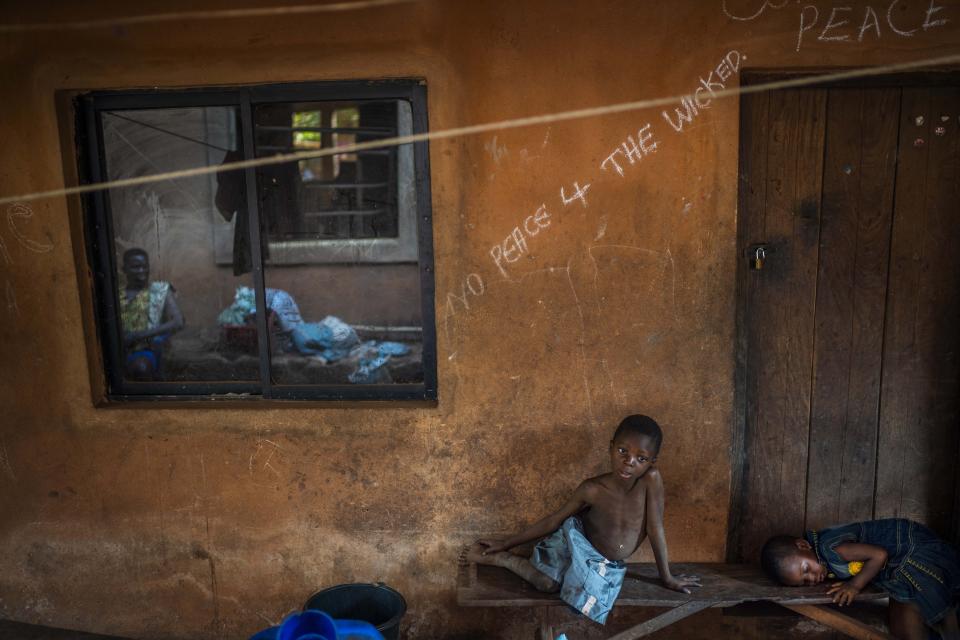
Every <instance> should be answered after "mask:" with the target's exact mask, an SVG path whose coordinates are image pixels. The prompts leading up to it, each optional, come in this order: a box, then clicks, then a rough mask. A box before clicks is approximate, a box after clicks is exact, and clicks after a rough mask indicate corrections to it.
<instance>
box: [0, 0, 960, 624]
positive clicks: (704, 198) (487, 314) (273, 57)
mask: <svg viewBox="0 0 960 640" xmlns="http://www.w3.org/2000/svg"><path fill="white" fill-rule="evenodd" d="M780 4H782V3H764V2H762V0H727V2H726V3H723V2H721V1H720V0H715V1H714V0H711V1H708V2H705V1H701V0H677V1H676V2H672V3H669V4H667V5H660V4H657V3H638V2H626V1H624V2H608V3H596V2H586V1H583V2H580V1H564V2H556V1H553V0H550V1H547V0H543V1H530V2H524V3H513V2H499V1H497V2H488V3H469V4H468V3H458V2H452V1H450V0H423V1H420V2H411V3H407V4H399V5H396V6H391V7H384V8H380V9H376V10H363V11H357V12H347V13H323V14H319V13H318V14H309V15H300V16H292V17H270V18H259V19H216V20H197V21H188V22H185V23H160V24H152V25H151V24H145V25H130V26H126V27H117V28H99V29H89V30H75V31H64V32H55V33H48V32H37V33H30V34H19V35H5V36H4V37H3V39H2V41H0V59H2V65H3V77H4V84H3V91H4V96H5V98H6V99H5V100H3V101H2V102H0V130H2V139H3V140H4V147H3V152H2V154H0V192H2V195H10V194H17V193H25V192H31V191H36V190H42V189H51V188H57V187H59V186H62V185H63V184H64V183H65V182H67V183H72V181H73V180H74V179H75V178H74V177H73V175H72V174H73V173H74V172H75V169H73V168H72V167H74V166H75V157H74V155H73V154H74V149H73V147H72V144H73V142H72V132H71V131H70V130H69V125H68V124H64V123H63V122H62V121H58V114H57V110H56V102H55V95H56V92H57V91H60V90H91V89H98V88H129V87H152V86H158V87H167V86H169V87H177V86H200V85H216V84H242V83H262V82H282V81H302V80H324V79H352V78H386V77H422V78H424V79H425V81H426V84H427V88H428V95H429V110H430V113H429V120H430V126H431V128H432V129H434V130H441V129H447V128H451V127H457V126H462V125H468V124H475V123H483V122H490V121H497V120H503V119H508V118H514V117H521V116H529V115H536V114H545V113H551V112H556V111H560V110H569V109H577V108H587V107H595V106H600V105H605V104H611V103H619V102H627V101H634V100H639V99H644V98H653V97H661V96H670V95H681V94H692V95H693V96H694V99H695V100H698V101H699V108H698V109H697V110H696V113H695V114H694V113H693V109H691V108H690V107H689V106H688V105H681V104H680V103H679V102H678V103H677V104H676V105H674V106H669V107H666V109H665V110H666V115H664V114H663V113H662V111H663V110H664V108H663V107H658V108H650V109H645V110H640V111H632V112H627V113H620V114H615V115H604V116H598V117H591V118H587V119H581V120H575V121H568V122H563V123H559V122H558V123H552V124H544V125H540V126H531V127H525V128H520V129H512V130H503V131H499V132H496V133H490V134H486V135H478V136H470V137H461V138H453V139H449V140H440V141H436V142H434V143H432V144H431V147H430V160H431V167H432V176H431V180H432V194H433V212H434V236H435V251H436V270H435V271H436V278H437V281H436V284H437V296H436V309H437V317H438V327H437V329H438V331H437V333H438V341H439V344H438V347H439V349H438V350H439V361H440V364H439V393H440V401H439V402H438V403H437V405H436V406H435V407H416V406H397V405H384V406H382V407H378V408H362V407H349V406H330V405H316V406H305V405H299V406H296V407H292V408H291V407H285V406H282V405H279V404H275V403H273V404H268V403H264V404H261V405H251V406H244V407H222V408H221V407H216V406H212V407H211V406H206V405H204V406H184V405H180V406H176V407H164V406H161V407H159V408H158V407H156V406H155V405H150V406H145V405H133V406H125V407H122V408H117V407H111V408H95V407H94V403H93V401H92V398H93V397H94V395H96V393H97V392H98V389H99V383H97V382H96V376H95V375H94V376H93V378H92V377H91V373H90V367H89V366H88V364H89V362H91V361H93V362H94V363H96V354H95V353H91V351H90V350H91V349H92V348H94V347H95V343H94V342H93V341H92V340H91V339H90V336H91V335H92V333H93V332H92V325H91V322H92V311H91V306H90V292H89V289H90V286H89V280H88V273H87V272H86V270H85V267H84V266H83V265H85V260H86V258H85V253H84V252H85V249H84V245H83V240H82V236H81V235H80V229H81V224H80V222H79V220H78V216H79V215H80V211H79V209H78V207H77V206H76V201H68V200H66V199H64V198H53V199H48V200H41V201H36V202H32V203H30V204H29V208H28V209H16V210H11V209H6V210H5V211H4V218H7V217H8V213H9V212H10V211H14V212H15V214H16V215H12V216H11V217H10V218H9V221H8V220H4V222H3V224H2V225H0V240H2V245H0V248H2V251H0V290H2V297H0V317H2V322H0V363H2V364H0V372H2V385H0V401H2V406H3V408H4V411H3V412H4V416H3V419H2V420H0V424H2V426H0V513H2V514H3V518H2V520H0V615H2V616H6V617H9V618H13V619H17V620H22V621H29V622H42V623H46V624H51V625H56V626H63V627H70V628H78V629H86V630H92V631H99V632H105V633H111V634H126V635H130V636H135V637H144V638H167V637H175V638H198V637H223V638H236V637H244V636H245V635H246V634H250V633H252V632H253V631H255V630H257V629H259V628H261V627H264V626H267V625H268V623H271V622H275V621H277V620H279V619H280V618H282V616H283V615H284V613H286V612H287V611H289V610H291V609H292V608H294V607H296V606H298V605H299V604H301V603H302V602H303V600H304V599H305V598H306V597H307V595H309V593H310V592H311V591H313V590H315V589H317V588H320V587H323V586H329V585H333V584H337V583H342V582H349V581H354V580H357V581H377V580H382V581H384V582H386V583H388V584H390V585H392V586H394V587H396V588H397V589H399V590H400V591H401V592H402V593H404V594H405V596H406V597H407V600H408V602H409V604H410V611H409V613H408V615H407V618H406V619H405V629H406V633H407V637H410V638H497V637H503V638H512V637H527V636H528V635H529V634H531V633H532V629H531V624H532V622H531V621H532V615H533V614H532V613H531V612H529V611H509V610H506V611H498V612H492V611H470V612H469V615H467V614H466V613H465V612H464V611H463V610H460V609H458V608H457V607H456V604H455V601H454V576H455V559H456V556H457V553H458V551H459V549H460V548H461V546H462V545H463V544H464V543H466V542H468V541H471V540H473V539H475V538H477V537H478V536H480V535H484V534H493V533H498V532H504V533H505V532H510V531H514V530H516V529H517V528H518V527H520V526H522V525H523V524H525V523H528V522H530V521H532V520H533V519H535V518H537V517H539V516H540V515H541V514H543V513H544V512H546V511H548V510H550V509H553V508H556V507H557V506H558V505H559V504H560V503H561V501H562V500H563V498H564V497H565V496H566V495H567V494H568V493H569V492H570V491H571V490H572V489H573V487H575V486H576V484H577V482H579V480H580V479H582V478H583V477H585V476H586V475H588V474H593V473H597V472H601V471H603V470H604V469H605V466H606V464H607V463H606V444H607V440H608V438H609V436H610V433H611V430H612V428H613V427H614V426H615V424H616V423H617V422H618V421H619V419H620V418H621V417H622V416H623V415H625V414H627V413H632V412H643V413H648V414H650V415H652V416H654V417H655V418H656V419H657V420H658V421H660V423H661V424H662V425H663V426H664V429H665V434H666V437H665V444H664V448H663V452H662V456H661V460H660V462H659V464H660V466H661V468H662V471H663V474H664V477H665V479H666V485H667V513H666V519H667V536H668V542H669V546H670V553H671V556H672V558H673V559H674V560H687V561H720V560H723V559H724V557H725V552H726V550H725V540H726V535H727V513H728V505H729V500H730V496H729V482H730V472H731V469H730V459H731V451H730V447H731V441H730V432H731V424H732V407H733V382H732V380H733V371H734V303H735V295H736V292H735V286H734V267H735V260H736V255H735V254H736V250H735V247H736V237H735V236H736V219H737V218H736V206H737V142H738V126H739V125H738V113H739V112H738V102H737V100H736V99H735V98H725V99H719V98H717V99H714V98H712V97H711V94H710V92H711V89H713V90H716V89H718V88H719V85H717V84H710V83H711V82H713V83H720V84H722V85H723V86H725V87H729V86H737V85H738V84H739V81H740V74H741V73H742V71H743V70H744V69H746V68H751V69H757V68H770V69H780V68H784V69H789V68H808V67H809V68H818V69H830V68H844V67H850V66H858V65H880V64H885V63H894V62H903V61H909V60H919V59H923V58H927V57H933V56H936V55H945V54H948V53H958V52H960V31H958V28H960V6H958V4H957V3H956V2H946V1H945V0H944V1H940V2H936V3H933V4H931V3H930V2H929V1H923V2H921V1H918V0H896V1H894V2H891V1H890V0H872V1H871V2H861V1H856V2H853V1H851V2H849V3H846V4H845V5H843V6H844V7H850V9H849V10H846V9H845V8H840V9H838V7H839V5H835V4H832V3H831V2H830V1H829V0H810V1H809V3H808V6H801V5H798V4H793V3H787V4H786V5H784V6H783V7H782V8H777V5H780ZM771 5H773V6H771ZM226 6H227V5H225V4H223V3H213V2H209V3H206V4H205V5H204V8H210V9H213V8H218V7H220V8H223V7H226ZM938 7H939V8H938ZM188 8H189V9H196V8H197V6H196V5H195V4H189V3H173V4H171V3H169V2H166V3H159V2H153V3H148V4H141V5H138V6H137V7H136V9H135V10H136V11H137V12H138V13H157V12H168V11H174V10H181V9H183V10H186V9H188ZM229 8H237V5H236V4H235V3H234V4H230V5H229ZM133 10H134V9H131V8H130V7H129V5H127V4H124V3H117V2H113V3H99V4H98V5H97V8H96V9H95V10H93V11H95V13H91V11H92V10H91V9H90V8H84V9H81V7H80V6H79V5H78V6H76V7H64V8H62V9H59V10H56V11H54V10H43V11H41V10H40V9H36V8H35V6H34V5H23V6H21V7H17V8H9V7H8V8H6V9H4V14H3V22H41V21H61V20H73V19H84V20H88V19H93V18H99V17H107V16H110V15H129V14H130V12H131V11H133ZM711 74H712V76H711ZM698 87H704V89H703V90H701V91H699V92H697V89H698ZM677 109H680V110H681V111H683V113H684V114H687V115H689V116H690V117H689V119H688V120H686V121H681V120H679V119H678V115H677V111H676V110H677ZM62 127H65V130H64V131H63V134H62V135H61V128H62ZM631 139H632V141H633V142H635V143H636V145H637V151H636V152H635V153H634V154H633V156H632V157H630V158H628V157H627V154H625V153H624V151H623V150H624V147H623V146H622V145H623V144H624V143H626V144H627V145H628V146H629V145H632V142H631ZM617 149H620V150H621V151H620V152H619V154H615V151H616V150H617ZM611 154H614V155H613V156H612V160H610V159H608V158H611ZM618 167H619V170H620V171H622V175H620V171H618ZM588 185H589V186H588ZM578 192H579V195H580V197H577V195H576V194H578ZM565 201H569V202H565ZM541 208H542V209H541ZM538 210H539V211H540V213H539V214H538ZM29 214H32V215H29ZM28 216H29V217H28ZM531 216H533V218H531ZM515 229H517V230H518V231H515ZM534 231H536V233H535V234H534ZM513 233H517V234H522V236H523V242H524V245H523V247H522V248H517V247H516V246H514V244H512V243H513V242H514V241H513V240H505V239H506V238H508V236H510V235H511V234H513ZM93 369H94V373H96V364H94V367H93ZM91 380H93V382H91ZM638 557H639V558H641V559H647V558H648V557H649V554H648V551H647V550H646V548H645V549H644V550H643V551H642V552H641V553H640V554H638ZM703 615H704V616H707V615H714V614H703ZM618 616H619V617H617V616H615V619H614V621H616V620H618V619H620V620H622V619H625V616H624V615H621V614H618ZM703 619H705V618H703ZM717 620H718V615H714V619H713V624H712V625H707V626H710V627H711V632H712V631H715V630H716V629H717V628H719V627H717V625H718V624H719V622H717ZM738 624H739V623H738ZM724 625H726V626H727V627H728V628H730V629H734V628H735V627H736V625H735V624H734V623H729V622H725V623H724ZM707 626H704V625H703V624H702V623H700V624H697V623H694V622H690V623H689V624H688V625H687V626H686V627H683V628H681V631H682V629H686V633H689V634H691V635H693V634H695V633H697V630H699V632H700V633H703V632H704V631H705V630H706V628H707ZM681 631H677V633H680V632H681ZM741 632H742V629H741V630H740V631H735V630H734V631H731V633H741ZM582 633H586V632H582ZM578 637H579V636H578Z"/></svg>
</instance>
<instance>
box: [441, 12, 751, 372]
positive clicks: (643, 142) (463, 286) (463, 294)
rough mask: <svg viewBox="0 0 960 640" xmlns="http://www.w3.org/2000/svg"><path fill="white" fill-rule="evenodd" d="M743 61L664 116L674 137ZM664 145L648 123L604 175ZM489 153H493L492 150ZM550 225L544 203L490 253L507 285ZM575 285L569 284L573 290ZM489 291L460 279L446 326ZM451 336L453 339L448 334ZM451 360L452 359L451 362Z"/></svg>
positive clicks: (578, 191) (576, 189)
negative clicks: (516, 266) (513, 269)
mask: <svg viewBox="0 0 960 640" xmlns="http://www.w3.org/2000/svg"><path fill="white" fill-rule="evenodd" d="M757 15H759V13H758V14H757ZM741 60H746V56H745V55H742V54H741V53H740V52H739V51H736V50H734V51H730V52H729V53H727V54H726V55H725V56H724V57H723V58H722V59H721V60H720V62H719V63H718V64H716V65H715V66H713V67H712V68H711V69H710V70H709V71H708V72H707V74H706V76H701V77H700V78H699V84H698V85H697V87H696V88H695V89H694V90H693V92H692V93H691V94H690V95H688V96H685V97H684V98H683V99H682V100H681V105H680V107H679V108H676V109H674V113H675V115H676V121H674V119H673V116H672V115H671V114H670V113H668V112H667V111H663V112H662V114H663V117H664V119H665V120H666V121H667V122H668V123H669V124H670V126H671V127H672V128H673V130H674V131H675V132H677V133H682V131H683V128H684V125H685V124H688V123H691V122H693V120H694V119H695V118H696V117H697V116H698V115H699V114H700V112H701V110H703V109H708V108H709V107H710V104H711V102H712V101H713V99H714V98H715V97H716V92H717V91H720V90H723V89H725V88H726V86H727V83H728V81H729V80H730V78H732V77H733V76H735V75H736V74H737V73H738V72H739V70H740V62H741ZM549 136H550V132H549V130H548V131H547V137H546V138H544V141H543V144H544V145H546V144H547V139H548V138H549ZM660 145H661V141H660V140H658V139H657V137H656V135H655V134H654V132H653V128H652V126H651V124H650V123H649V122H648V123H645V124H643V125H642V126H640V127H639V128H638V129H637V133H636V137H634V135H633V134H632V133H631V134H628V135H627V136H626V139H625V140H624V141H623V142H621V143H619V144H618V145H617V146H616V148H614V149H613V151H611V152H610V153H609V154H608V155H607V156H606V157H605V158H604V159H603V161H602V162H601V163H600V170H601V171H613V172H615V173H616V174H617V175H619V176H620V177H621V178H623V177H626V168H627V167H630V166H635V165H639V164H640V163H641V161H642V160H643V159H644V158H645V157H647V156H649V155H651V154H653V153H655V152H656V151H657V149H658V148H659V147H660ZM487 150H488V151H490V149H489V148H488V149H487ZM494 161H498V158H497V157H494ZM591 186H592V185H591V183H589V182H583V184H582V186H581V182H580V181H575V182H573V186H572V189H571V190H570V191H568V190H567V188H566V187H564V186H561V187H560V202H561V203H562V204H563V206H564V207H568V206H571V205H573V204H575V203H577V202H579V203H580V205H581V207H583V208H587V206H588V203H587V192H588V191H589V190H590V188H591ZM552 222H553V217H552V216H551V214H550V212H549V210H548V209H547V205H546V204H541V205H540V206H539V207H538V208H537V209H536V211H535V212H534V213H531V214H529V215H527V216H526V217H524V218H522V219H521V220H520V221H519V222H518V223H517V224H516V225H514V227H513V229H511V230H510V232H509V233H507V235H506V236H505V237H504V239H503V240H502V241H500V242H497V243H496V244H495V245H493V247H491V248H490V251H489V255H490V259H491V260H492V261H493V264H494V266H495V267H496V269H497V271H499V272H500V275H501V276H502V277H503V278H504V279H505V280H511V276H510V272H509V269H510V265H512V264H514V263H516V262H518V261H519V260H520V258H522V257H523V256H525V255H527V254H529V253H530V248H531V244H532V242H533V241H534V240H535V239H539V238H540V237H541V235H542V234H544V233H546V232H547V230H549V229H550V228H551V227H552ZM606 226H607V223H606V218H605V217H602V218H601V225H600V227H599V229H598V230H597V234H596V237H595V239H594V241H596V240H599V239H600V238H601V237H603V236H604V234H605V233H606ZM569 269H570V265H569V263H568V265H567V276H568V278H569ZM550 271H551V272H552V271H553V269H552V268H551V269H550ZM572 285H573V283H572V282H571V287H572ZM485 291H486V283H485V282H484V279H483V276H482V275H480V274H479V273H470V274H469V275H467V277H466V278H464V279H463V280H461V281H460V282H459V294H458V293H455V292H449V293H447V297H446V301H445V303H444V314H443V320H444V324H445V326H446V323H447V321H448V320H449V318H451V317H453V316H455V315H456V314H457V313H458V311H459V310H460V308H461V307H462V310H463V311H469V310H470V308H471V307H470V305H471V299H476V298H479V297H480V296H482V295H483V294H484V292H485ZM574 294H575V292H574ZM578 304H579V303H578ZM447 333H448V334H449V331H447ZM454 355H455V354H454ZM452 358H453V356H452V355H451V356H450V359H452Z"/></svg>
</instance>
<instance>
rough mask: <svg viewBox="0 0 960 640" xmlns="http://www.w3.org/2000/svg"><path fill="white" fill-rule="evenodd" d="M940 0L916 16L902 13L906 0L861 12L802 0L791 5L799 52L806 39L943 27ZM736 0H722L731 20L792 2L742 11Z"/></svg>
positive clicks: (906, 34)
mask: <svg viewBox="0 0 960 640" xmlns="http://www.w3.org/2000/svg"><path fill="white" fill-rule="evenodd" d="M937 2H938V0H929V3H928V4H927V5H926V6H925V8H924V9H923V11H922V12H921V13H919V14H917V15H911V16H903V15H898V14H902V13H903V12H904V11H905V10H906V9H907V8H908V7H907V5H906V4H905V2H904V0H891V1H890V2H889V3H888V4H886V5H881V4H879V3H878V5H877V6H878V7H879V10H877V9H874V7H873V6H871V5H866V6H865V7H864V8H863V11H862V13H861V11H860V9H858V8H857V9H855V8H854V7H849V6H840V5H829V6H825V5H824V4H823V3H820V4H806V5H803V6H800V5H799V3H796V4H794V5H792V6H793V7H794V8H795V9H796V10H797V22H798V24H799V26H798V28H797V44H796V51H798V52H799V51H800V49H801V47H802V46H803V43H804V40H805V39H809V38H812V37H816V39H817V40H819V41H820V42H863V41H864V39H865V38H868V37H869V38H875V39H877V40H880V39H881V38H882V37H883V34H884V32H890V33H892V34H894V35H895V36H897V37H899V38H910V37H913V36H914V35H916V34H918V33H923V32H924V31H928V30H930V29H936V28H939V27H943V26H944V25H946V24H947V23H949V22H950V18H948V17H947V14H946V12H945V9H948V7H947V6H945V5H938V4H937ZM733 4H734V2H733V0H721V8H722V10H723V13H724V14H725V15H726V16H727V17H728V18H730V19H731V20H738V21H741V22H750V21H752V20H756V19H758V18H760V17H761V16H762V15H764V14H765V13H770V12H773V11H779V10H781V9H784V8H785V7H787V6H788V5H789V3H788V2H787V0H782V1H781V2H770V0H763V2H754V3H753V5H752V7H753V8H751V3H745V4H743V5H742V6H743V7H744V9H743V10H740V9H731V5H733ZM808 32H809V33H808Z"/></svg>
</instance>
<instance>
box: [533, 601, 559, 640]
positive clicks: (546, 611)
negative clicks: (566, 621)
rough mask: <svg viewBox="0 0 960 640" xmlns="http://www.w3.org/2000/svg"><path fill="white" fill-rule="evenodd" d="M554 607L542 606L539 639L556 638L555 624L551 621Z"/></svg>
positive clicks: (550, 639) (548, 639)
mask: <svg viewBox="0 0 960 640" xmlns="http://www.w3.org/2000/svg"><path fill="white" fill-rule="evenodd" d="M550 609H552V607H540V628H539V629H538V630H537V640H554V638H556V635H554V633H553V624H552V623H551V621H550Z"/></svg>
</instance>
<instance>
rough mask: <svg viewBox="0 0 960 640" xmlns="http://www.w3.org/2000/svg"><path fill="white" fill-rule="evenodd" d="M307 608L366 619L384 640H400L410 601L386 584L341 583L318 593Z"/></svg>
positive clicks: (307, 603)
mask: <svg viewBox="0 0 960 640" xmlns="http://www.w3.org/2000/svg"><path fill="white" fill-rule="evenodd" d="M303 608H304V610H307V609H317V610H319V611H324V612H326V613H327V614H329V615H330V616H331V617H333V618H345V619H350V620H363V621H365V622H369V623H370V624H372V625H373V626H374V627H376V628H377V631H379V632H380V633H382V634H383V637H384V640H399V638H400V619H401V618H403V614H405V613H406V612H407V601H406V600H404V599H403V596H402V595H400V593H399V592H397V591H396V590H394V589H391V588H390V587H388V586H387V585H385V584H383V583H377V584H340V585H337V586H335V587H330V588H329V589H323V590H322V591H318V592H316V593H315V594H313V595H312V596H310V597H309V598H308V599H307V602H306V604H304V605H303Z"/></svg>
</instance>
